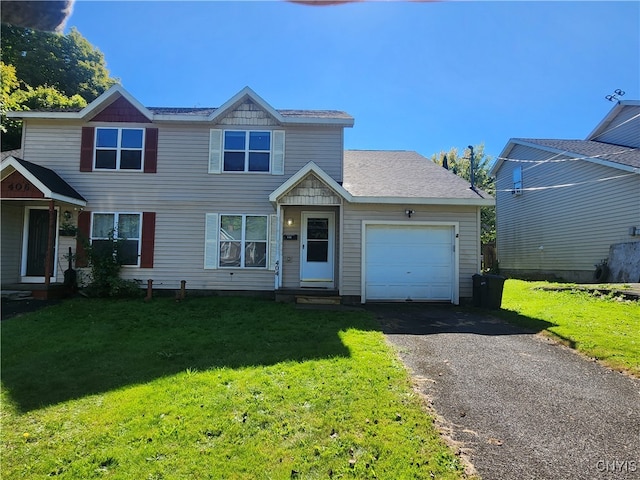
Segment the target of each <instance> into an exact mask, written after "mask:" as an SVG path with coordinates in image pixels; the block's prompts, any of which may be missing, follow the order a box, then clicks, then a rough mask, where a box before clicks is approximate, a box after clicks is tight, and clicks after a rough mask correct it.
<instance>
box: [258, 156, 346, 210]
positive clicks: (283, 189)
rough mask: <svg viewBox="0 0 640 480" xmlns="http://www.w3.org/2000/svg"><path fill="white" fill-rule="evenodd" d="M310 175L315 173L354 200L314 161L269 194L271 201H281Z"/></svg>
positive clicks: (342, 195) (340, 194)
mask: <svg viewBox="0 0 640 480" xmlns="http://www.w3.org/2000/svg"><path fill="white" fill-rule="evenodd" d="M309 175H315V177H317V178H318V179H319V180H320V181H322V183H324V184H325V185H326V186H327V187H328V188H330V189H331V190H332V191H333V192H335V193H336V194H338V195H339V196H340V197H342V198H344V199H345V200H347V201H352V198H351V195H350V194H349V192H347V191H346V190H345V189H344V188H343V187H342V186H341V185H340V184H339V183H338V182H336V181H335V180H334V179H333V178H331V177H330V176H329V174H327V173H326V172H325V171H324V170H322V169H321V168H320V167H319V166H318V165H317V164H315V163H314V162H309V163H307V164H306V165H305V166H304V167H302V168H301V169H300V170H298V171H297V172H296V174H295V175H293V176H291V177H290V178H289V179H288V180H287V181H286V182H284V183H283V184H282V185H280V186H279V187H278V188H277V189H275V190H274V191H273V192H271V194H270V195H269V201H270V202H273V203H275V202H279V201H280V200H281V199H282V198H283V197H284V196H285V195H287V194H288V193H289V192H291V191H292V190H293V189H294V188H295V187H296V186H298V185H300V184H302V183H303V182H304V181H305V180H306V179H307V177H308V176H309Z"/></svg>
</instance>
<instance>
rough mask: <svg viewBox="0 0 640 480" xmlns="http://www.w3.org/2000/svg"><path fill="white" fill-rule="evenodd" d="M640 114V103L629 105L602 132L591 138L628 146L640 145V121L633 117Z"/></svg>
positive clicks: (636, 146)
mask: <svg viewBox="0 0 640 480" xmlns="http://www.w3.org/2000/svg"><path fill="white" fill-rule="evenodd" d="M639 115H640V105H638V106H632V105H628V106H625V107H624V108H623V110H622V111H621V112H620V114H618V115H617V116H616V118H614V119H613V121H612V122H611V123H610V124H609V125H607V127H606V128H605V129H604V131H603V132H602V133H600V134H599V135H597V136H595V137H593V138H590V140H596V141H598V142H604V143H613V144H615V145H625V146H627V147H635V148H638V147H640V135H638V121H637V119H636V120H635V121H631V119H632V118H634V117H637V116H639Z"/></svg>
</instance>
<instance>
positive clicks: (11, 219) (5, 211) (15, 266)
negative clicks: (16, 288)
mask: <svg viewBox="0 0 640 480" xmlns="http://www.w3.org/2000/svg"><path fill="white" fill-rule="evenodd" d="M1 228H2V232H1V233H2V236H1V238H0V241H1V242H2V258H1V261H2V272H1V273H0V275H1V278H2V283H18V282H19V281H20V267H21V261H22V257H21V252H22V235H23V231H24V208H23V207H22V206H18V205H12V202H11V201H5V202H2V226H1Z"/></svg>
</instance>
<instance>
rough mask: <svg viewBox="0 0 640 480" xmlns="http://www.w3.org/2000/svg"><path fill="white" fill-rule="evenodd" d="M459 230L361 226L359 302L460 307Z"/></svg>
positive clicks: (453, 226) (419, 225) (434, 225)
mask: <svg viewBox="0 0 640 480" xmlns="http://www.w3.org/2000/svg"><path fill="white" fill-rule="evenodd" d="M457 230H458V225H457V224H444V223H434V222H432V223H414V222H411V223H408V222H396V223H373V222H365V223H364V224H363V253H364V255H363V260H362V271H363V275H362V279H363V285H362V290H363V299H364V300H365V301H434V302H435V301H437V302H451V303H458V277H459V275H458V273H459V272H458V253H457V251H458V248H457V238H458V232H457Z"/></svg>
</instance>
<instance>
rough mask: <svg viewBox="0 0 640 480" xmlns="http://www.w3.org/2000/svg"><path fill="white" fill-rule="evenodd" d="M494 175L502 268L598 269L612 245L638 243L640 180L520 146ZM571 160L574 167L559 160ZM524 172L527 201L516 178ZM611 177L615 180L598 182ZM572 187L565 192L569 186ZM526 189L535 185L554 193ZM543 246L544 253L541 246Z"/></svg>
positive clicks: (615, 170)
mask: <svg viewBox="0 0 640 480" xmlns="http://www.w3.org/2000/svg"><path fill="white" fill-rule="evenodd" d="M509 156H510V157H511V158H514V159H519V160H543V159H548V158H551V157H553V160H554V162H548V163H537V162H536V163H526V162H514V161H505V162H504V163H503V164H502V166H501V167H500V169H499V170H498V172H497V175H496V190H497V194H496V217H497V219H496V229H497V252H498V260H499V262H500V263H499V264H500V268H501V269H505V270H508V271H509V270H511V271H515V270H519V271H525V270H526V271H536V272H541V273H556V274H558V276H560V277H561V276H562V272H573V271H589V272H592V271H593V270H594V265H595V264H597V263H599V262H600V261H602V260H603V259H605V258H606V257H607V255H608V252H609V245H611V244H612V243H619V242H628V241H634V240H638V237H631V236H629V233H628V231H629V227H631V226H633V225H638V224H640V194H639V192H640V175H638V174H629V172H625V171H622V170H618V169H614V168H610V167H605V166H602V165H598V164H595V163H592V162H587V161H581V160H578V161H576V160H569V158H568V157H565V156H558V155H556V154H553V153H549V152H545V151H542V150H539V149H536V148H532V147H528V146H523V145H516V146H515V147H514V148H513V149H512V150H511V152H510V154H509ZM562 159H567V160H569V161H564V162H555V160H562ZM520 166H521V167H522V170H523V174H522V183H523V188H524V191H523V193H522V195H519V196H518V195H513V194H512V193H511V192H510V190H511V189H512V188H513V177H512V172H513V169H514V168H517V167H520ZM619 176H620V178H612V179H610V180H604V181H597V180H601V179H606V178H611V177H619ZM563 185H566V186H563ZM553 186H560V187H559V188H544V189H541V190H533V191H531V190H527V189H529V188H537V187H553ZM540 247H542V248H540Z"/></svg>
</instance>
